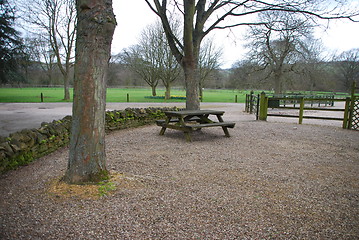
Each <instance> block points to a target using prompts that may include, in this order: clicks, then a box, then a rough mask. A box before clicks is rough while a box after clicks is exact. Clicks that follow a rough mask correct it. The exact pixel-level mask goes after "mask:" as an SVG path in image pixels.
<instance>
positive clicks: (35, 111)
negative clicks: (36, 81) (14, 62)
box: [0, 103, 255, 137]
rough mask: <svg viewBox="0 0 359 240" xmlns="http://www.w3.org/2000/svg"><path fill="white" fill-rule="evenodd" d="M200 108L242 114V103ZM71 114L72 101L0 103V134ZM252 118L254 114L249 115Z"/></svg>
mask: <svg viewBox="0 0 359 240" xmlns="http://www.w3.org/2000/svg"><path fill="white" fill-rule="evenodd" d="M165 106H176V107H179V108H184V107H185V104H184V103H107V110H124V109H126V108H128V107H130V108H145V107H165ZM201 107H202V108H207V109H210V108H211V109H220V110H224V111H226V112H227V113H228V111H229V112H230V113H233V114H236V115H237V114H241V113H242V114H243V111H244V104H242V103H201ZM71 114H72V103H0V136H4V137H7V136H8V135H9V134H10V133H13V132H17V131H20V130H22V129H25V128H27V129H31V128H39V127H40V126H41V123H42V122H52V121H53V120H59V119H62V118H63V117H65V116H67V115H71ZM224 118H225V120H229V121H233V120H234V119H233V118H238V115H237V117H235V116H234V115H229V114H226V115H225V116H224ZM250 118H251V119H254V118H255V117H254V115H252V116H250Z"/></svg>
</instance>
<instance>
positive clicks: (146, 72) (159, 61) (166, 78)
mask: <svg viewBox="0 0 359 240" xmlns="http://www.w3.org/2000/svg"><path fill="white" fill-rule="evenodd" d="M122 57H123V60H124V62H126V63H127V64H128V66H129V67H130V68H131V69H132V70H133V71H134V72H136V73H137V74H138V75H140V76H141V78H143V79H144V80H145V82H146V83H147V84H148V85H149V86H151V88H152V96H156V95H157V94H156V87H157V85H158V84H159V81H160V80H162V82H163V84H164V86H165V87H166V99H169V98H170V94H171V93H170V92H171V90H170V89H171V85H172V83H173V82H174V81H175V80H176V79H177V78H178V76H179V74H180V69H179V66H178V62H177V61H176V60H175V58H174V57H173V55H172V53H171V50H170V49H169V46H168V43H167V41H166V36H165V34H164V31H163V28H162V26H161V24H160V23H159V22H157V23H155V24H153V25H149V26H148V27H147V28H145V29H144V30H143V31H142V33H141V37H140V41H139V43H138V44H137V45H134V46H132V47H130V48H128V49H126V50H125V51H124V53H122Z"/></svg>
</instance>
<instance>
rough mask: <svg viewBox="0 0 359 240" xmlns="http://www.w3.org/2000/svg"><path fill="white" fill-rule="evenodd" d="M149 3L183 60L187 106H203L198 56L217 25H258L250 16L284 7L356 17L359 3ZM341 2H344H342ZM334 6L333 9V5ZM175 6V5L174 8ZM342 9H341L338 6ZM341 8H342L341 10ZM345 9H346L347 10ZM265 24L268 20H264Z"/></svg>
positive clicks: (327, 15) (285, 9) (219, 0)
mask: <svg viewBox="0 0 359 240" xmlns="http://www.w3.org/2000/svg"><path fill="white" fill-rule="evenodd" d="M145 1H146V2H147V4H148V5H149V7H150V8H151V9H152V11H153V12H155V13H156V14H157V15H158V17H159V18H160V19H161V22H162V25H163V27H164V30H165V33H166V37H167V40H168V42H169V45H170V47H171V51H172V53H173V54H174V56H175V57H176V59H177V61H178V62H179V63H180V64H181V66H182V68H183V70H184V75H185V84H186V96H187V99H186V108H187V109H199V108H200V102H199V93H198V89H199V78H198V60H199V51H200V45H201V42H202V40H203V38H204V37H205V36H206V35H208V33H210V32H211V31H212V30H214V29H226V28H231V27H235V26H243V25H245V26H248V25H257V24H258V23H255V22H251V21H250V20H248V19H250V16H255V15H256V14H258V13H260V12H266V11H271V12H273V11H283V12H291V13H292V14H300V15H305V16H306V17H307V18H321V19H331V18H346V19H350V20H354V19H353V16H357V15H358V8H357V7H358V5H356V6H355V7H353V5H354V3H355V2H354V1H353V5H351V6H350V9H348V8H349V5H348V6H347V7H346V9H347V10H348V11H345V10H343V8H340V7H345V6H346V4H348V1H341V2H339V1H336V2H333V3H332V4H330V5H328V4H327V3H326V2H322V4H321V5H320V1H310V0H295V1H286V0H281V1H271V0H268V1H266V0H262V1H259V0H243V1H228V0H214V1H206V0H183V1H180V0H168V1H167V0H162V1H160V0H145ZM339 5H340V6H339ZM329 8H331V9H329ZM171 9H174V11H176V12H173V11H171ZM338 9H339V10H338ZM337 10H338V11H337ZM344 11H345V12H344ZM173 14H179V15H181V16H182V20H183V37H182V38H177V37H176V35H175V34H174V32H173V29H172V28H171V25H170V19H169V17H168V16H170V15H173ZM260 24H264V23H260Z"/></svg>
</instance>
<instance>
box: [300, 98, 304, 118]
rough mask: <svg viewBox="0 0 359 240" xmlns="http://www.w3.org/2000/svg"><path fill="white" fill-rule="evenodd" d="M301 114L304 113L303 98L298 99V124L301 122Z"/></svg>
mask: <svg viewBox="0 0 359 240" xmlns="http://www.w3.org/2000/svg"><path fill="white" fill-rule="evenodd" d="M303 112H304V98H303V97H301V98H300V109H299V124H302V122H303Z"/></svg>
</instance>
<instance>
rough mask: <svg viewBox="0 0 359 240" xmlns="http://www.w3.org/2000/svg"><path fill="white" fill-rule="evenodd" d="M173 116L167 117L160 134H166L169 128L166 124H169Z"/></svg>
mask: <svg viewBox="0 0 359 240" xmlns="http://www.w3.org/2000/svg"><path fill="white" fill-rule="evenodd" d="M171 118H172V117H167V119H166V122H165V123H164V124H163V125H162V128H161V131H160V135H164V134H165V132H166V129H167V128H166V127H165V126H167V124H168V123H169V122H170V120H171Z"/></svg>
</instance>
